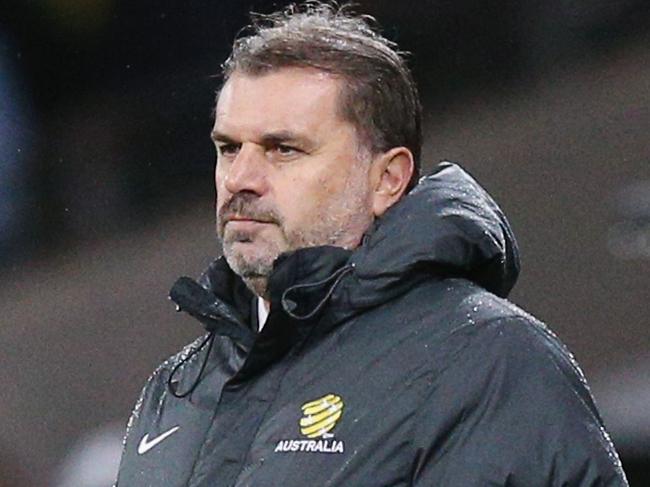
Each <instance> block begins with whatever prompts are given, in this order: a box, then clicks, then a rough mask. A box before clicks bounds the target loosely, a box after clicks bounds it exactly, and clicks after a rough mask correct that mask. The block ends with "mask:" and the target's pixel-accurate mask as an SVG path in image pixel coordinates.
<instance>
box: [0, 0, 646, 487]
mask: <svg viewBox="0 0 650 487" xmlns="http://www.w3.org/2000/svg"><path fill="white" fill-rule="evenodd" d="M285 4H286V2H268V1H234V0H220V1H217V0H195V1H192V2H179V1H169V0H157V1H155V2H154V1H148V0H140V1H133V0H131V1H127V0H2V1H1V2H0V275H1V277H2V278H1V279H0V391H1V393H0V433H1V434H0V486H3V487H4V486H12V487H22V486H27V485H29V486H66V487H75V486H79V487H92V486H102V485H106V486H108V485H110V480H106V479H107V478H108V479H110V478H111V476H112V475H113V472H114V469H115V465H116V462H117V461H118V458H119V448H120V441H119V440H120V438H121V435H122V433H123V430H124V426H125V422H126V420H127V418H128V416H129V413H130V410H131V407H132V405H133V404H134V402H135V400H136V399H137V396H138V392H139V390H140V388H141V386H142V385H143V383H144V381H145V380H146V378H147V377H148V375H149V373H150V372H151V371H152V370H153V369H154V367H155V366H156V365H157V364H158V363H159V362H160V361H162V360H163V359H164V358H166V357H167V356H168V355H170V354H171V353H173V352H174V351H176V350H178V349H179V348H180V347H181V345H183V344H185V343H186V342H188V341H189V340H191V339H192V338H193V337H195V336H197V335H198V334H200V333H201V331H202V329H201V327H200V325H198V323H194V322H192V320H191V319H189V318H186V317H184V316H181V315H177V314H175V313H174V312H173V308H172V306H171V305H170V304H169V303H168V302H167V300H166V295H167V291H168V288H169V286H170V285H171V284H172V283H173V281H174V280H175V279H176V277H178V276H180V275H183V274H188V275H193V276H196V275H197V274H199V273H200V272H201V270H202V269H203V267H204V266H206V265H207V264H208V263H209V262H210V261H211V260H212V259H213V258H214V257H215V256H217V254H218V248H217V246H216V242H215V238H214V236H213V233H214V232H213V220H214V217H213V200H214V190H213V177H212V171H213V165H214V154H213V149H212V146H211V143H210V141H209V138H208V133H209V131H210V128H211V122H212V120H211V110H212V108H213V100H214V91H215V89H216V88H217V87H218V84H219V79H218V78H217V77H216V76H215V75H216V74H217V73H218V71H219V65H220V63H221V62H223V61H224V59H225V57H226V56H227V54H228V52H229V46H230V43H231V41H232V38H233V36H234V35H235V34H236V33H237V31H238V30H239V29H240V28H241V27H242V26H243V25H244V24H245V23H246V22H247V12H248V11H249V10H250V9H253V10H256V11H261V12H270V11H273V10H275V9H276V8H277V7H281V6H283V5H285ZM358 4H359V5H360V7H359V9H358V10H359V11H363V12H366V13H370V14H372V15H374V16H376V18H377V19H378V21H379V22H380V24H381V25H382V26H383V27H384V33H385V34H386V35H387V36H388V37H389V38H391V39H393V40H395V41H397V42H398V43H399V45H400V47H401V48H402V49H404V50H408V51H410V52H411V53H412V57H411V61H410V64H411V66H412V68H413V70H414V73H415V75H416V78H417V80H418V82H419V86H420V88H421V91H422V96H423V99H424V102H425V134H426V136H425V139H426V146H425V167H426V168H429V169H431V168H432V167H433V166H434V165H435V164H436V163H437V162H439V161H441V160H443V159H450V160H455V161H459V162H461V163H462V164H463V165H464V166H465V167H466V168H467V169H469V170H470V172H472V173H473V174H474V175H475V176H476V177H477V178H478V179H479V180H480V181H481V182H482V183H483V184H484V185H485V186H486V187H487V189H488V190H489V191H490V192H492V193H493V195H494V196H495V197H496V198H497V200H498V201H499V202H500V203H501V204H502V206H503V208H504V210H505V212H506V214H508V215H509V217H510V219H511V221H512V223H513V226H514V229H515V232H516V233H517V235H518V238H519V242H520V245H521V248H522V254H523V272H522V276H521V279H520V282H519V284H518V286H517V287H516V288H515V291H514V293H513V295H512V299H513V301H515V302H516V303H518V304H519V305H521V306H523V307H524V308H526V309H527V310H528V311H530V312H532V313H533V314H535V315H537V316H538V317H540V318H541V319H543V320H545V321H546V322H548V323H549V325H550V326H551V327H552V328H553V329H554V330H555V331H556V332H557V333H558V334H559V335H560V337H561V338H562V339H563V340H564V341H565V342H566V343H567V344H568V346H569V347H570V348H571V349H572V350H573V352H574V353H575V355H576V357H577V359H578V361H579V362H580V363H581V364H582V366H583V368H584V371H585V373H586V375H587V377H588V380H589V381H590V383H591V386H592V391H593V393H594V395H595V397H596V401H597V403H598V404H599V406H600V408H601V411H602V413H603V416H604V418H605V422H606V424H607V426H608V429H609V430H610V432H611V434H612V437H613V440H614V442H615V444H616V446H617V448H618V450H619V452H620V453H621V456H622V459H623V464H624V467H625V468H626V471H627V472H628V476H629V477H630V482H631V485H633V486H643V485H650V473H649V472H650V407H649V406H650V380H649V377H650V327H649V326H648V325H650V319H649V318H648V303H649V302H650V274H649V272H650V137H649V132H650V4H649V2H648V1H647V0H546V1H533V0H529V1H522V0H519V1H515V0H500V1H499V0H492V1H479V0H425V1H423V0H420V1H415V0H408V1H400V2H395V1H394V0H393V1H381V0H374V1H360V2H358Z"/></svg>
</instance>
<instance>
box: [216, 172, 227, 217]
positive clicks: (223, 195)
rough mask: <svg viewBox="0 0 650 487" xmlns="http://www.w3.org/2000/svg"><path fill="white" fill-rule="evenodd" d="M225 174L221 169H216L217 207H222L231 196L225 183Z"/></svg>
mask: <svg viewBox="0 0 650 487" xmlns="http://www.w3.org/2000/svg"><path fill="white" fill-rule="evenodd" d="M223 180H224V178H223V174H220V171H218V170H217V171H215V175H214V188H215V191H216V204H217V208H219V207H221V205H222V204H223V203H224V201H225V200H226V199H227V198H228V197H229V193H228V191H227V190H226V188H225V186H224V184H223Z"/></svg>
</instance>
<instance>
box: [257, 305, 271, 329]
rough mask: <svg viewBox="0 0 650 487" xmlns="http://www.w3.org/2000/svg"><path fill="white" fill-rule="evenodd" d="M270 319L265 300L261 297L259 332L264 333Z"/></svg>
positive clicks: (258, 316)
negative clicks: (263, 329)
mask: <svg viewBox="0 0 650 487" xmlns="http://www.w3.org/2000/svg"><path fill="white" fill-rule="evenodd" d="M268 317H269V312H268V311H267V310H266V305H265V304H264V300H263V299H262V298H260V297H258V298H257V331H258V332H259V331H262V328H264V325H266V319H267V318H268Z"/></svg>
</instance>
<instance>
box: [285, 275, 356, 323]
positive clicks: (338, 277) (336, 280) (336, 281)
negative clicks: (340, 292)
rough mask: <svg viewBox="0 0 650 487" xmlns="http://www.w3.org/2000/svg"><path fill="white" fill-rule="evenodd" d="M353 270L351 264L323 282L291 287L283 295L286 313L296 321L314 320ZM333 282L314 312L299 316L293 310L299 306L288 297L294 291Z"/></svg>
mask: <svg viewBox="0 0 650 487" xmlns="http://www.w3.org/2000/svg"><path fill="white" fill-rule="evenodd" d="M353 270H354V264H349V265H346V266H344V267H341V268H340V269H339V270H337V271H336V272H333V273H332V274H331V275H329V276H328V277H326V278H325V279H323V280H321V281H317V282H311V283H308V284H297V285H295V286H293V287H290V288H288V289H286V290H285V291H284V293H282V307H283V308H284V311H285V312H286V313H287V314H288V315H289V316H291V317H292V318H294V319H296V320H308V319H310V318H313V317H314V316H315V315H316V313H318V312H319V311H320V310H321V308H322V307H323V306H324V305H325V303H326V302H327V300H328V299H329V298H330V296H332V293H333V292H334V290H335V289H336V286H338V285H339V283H340V282H341V280H342V279H343V277H345V275H346V274H348V273H349V272H352V271H353ZM332 280H333V281H334V283H333V284H332V285H331V286H330V288H329V289H328V290H327V293H326V294H325V296H324V297H323V299H321V300H320V301H319V303H318V304H317V305H316V307H315V308H314V309H313V310H311V311H310V312H309V313H307V314H306V315H299V314H297V313H294V312H293V310H294V309H296V307H297V306H298V304H297V303H296V302H295V301H293V300H291V299H289V298H288V297H287V294H289V293H290V292H292V291H297V290H300V289H308V288H310V287H319V286H323V285H325V284H327V283H329V282H330V281H332Z"/></svg>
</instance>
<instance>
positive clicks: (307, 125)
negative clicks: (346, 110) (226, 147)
mask: <svg viewBox="0 0 650 487" xmlns="http://www.w3.org/2000/svg"><path fill="white" fill-rule="evenodd" d="M342 82H343V80H342V79H341V78H340V77H339V76H336V75H333V74H331V73H328V72H324V71H320V70H316V69H311V68H282V69H279V70H275V71H271V72H267V73H264V74H256V75H249V74H247V73H241V72H235V73H233V75H232V76H231V77H230V78H229V79H228V81H227V82H226V84H225V85H224V87H223V89H222V90H221V93H220V94H219V99H218V101H217V106H216V110H215V130H216V131H218V132H220V133H230V132H246V133H248V134H249V135H250V136H254V137H259V136H261V134H262V132H264V133H268V132H279V131H283V130H288V131H292V132H296V133H299V132H301V131H302V132H305V131H307V132H311V133H317V132H318V131H319V129H323V128H325V127H327V126H330V127H331V128H334V126H335V125H338V123H341V122H343V123H344V124H345V125H347V126H348V127H347V128H349V127H350V126H351V124H349V122H347V120H345V119H344V118H343V117H342V116H341V113H340V112H341V110H340V108H339V104H340V103H339V100H340V93H341V90H342ZM337 128H341V127H337Z"/></svg>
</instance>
